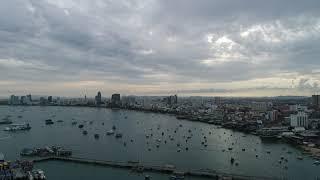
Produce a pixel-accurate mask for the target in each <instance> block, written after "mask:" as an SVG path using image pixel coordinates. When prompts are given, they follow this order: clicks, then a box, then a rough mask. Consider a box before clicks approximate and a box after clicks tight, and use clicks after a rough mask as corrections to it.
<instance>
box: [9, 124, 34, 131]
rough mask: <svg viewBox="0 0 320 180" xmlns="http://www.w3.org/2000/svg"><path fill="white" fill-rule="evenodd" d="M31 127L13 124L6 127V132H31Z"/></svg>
mask: <svg viewBox="0 0 320 180" xmlns="http://www.w3.org/2000/svg"><path fill="white" fill-rule="evenodd" d="M30 129H31V126H30V125H29V124H11V125H10V126H8V127H6V128H5V129H4V131H25V130H30Z"/></svg>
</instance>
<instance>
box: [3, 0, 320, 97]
mask: <svg viewBox="0 0 320 180" xmlns="http://www.w3.org/2000/svg"><path fill="white" fill-rule="evenodd" d="M319 83H320V1H319V0H303V1H302V0H267V1H266V0H197V1H195V0H1V2H0V96H9V95H10V94H16V95H23V94H29V93H31V94H37V95H40V94H43V95H55V96H57V95H59V96H84V95H85V94H86V95H87V96H93V95H95V94H96V93H97V91H101V92H102V95H103V96H109V95H110V94H112V93H116V92H117V93H121V94H125V95H131V94H134V95H167V94H176V93H177V94H178V95H182V96H184V95H186V96H189V95H190V96H278V95H296V96H300V95H305V96H310V95H312V94H314V93H319V92H320V86H319Z"/></svg>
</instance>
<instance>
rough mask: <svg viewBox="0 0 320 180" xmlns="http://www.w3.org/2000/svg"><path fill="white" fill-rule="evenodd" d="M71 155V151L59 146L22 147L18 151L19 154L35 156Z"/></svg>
mask: <svg viewBox="0 0 320 180" xmlns="http://www.w3.org/2000/svg"><path fill="white" fill-rule="evenodd" d="M71 155H72V151H70V150H66V149H64V148H62V147H59V146H50V147H49V146H46V147H41V148H32V149H31V148H24V149H22V151H21V152H20V156H27V157H28V156H31V157H33V156H37V157H50V156H60V157H68V156H71Z"/></svg>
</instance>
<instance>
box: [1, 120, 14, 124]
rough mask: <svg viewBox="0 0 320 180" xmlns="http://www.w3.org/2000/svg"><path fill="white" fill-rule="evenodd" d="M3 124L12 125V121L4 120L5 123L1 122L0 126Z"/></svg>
mask: <svg viewBox="0 0 320 180" xmlns="http://www.w3.org/2000/svg"><path fill="white" fill-rule="evenodd" d="M1 124H12V121H10V120H9V119H7V120H3V121H0V125H1Z"/></svg>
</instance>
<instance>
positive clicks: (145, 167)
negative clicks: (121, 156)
mask: <svg viewBox="0 0 320 180" xmlns="http://www.w3.org/2000/svg"><path fill="white" fill-rule="evenodd" d="M29 160H30V159H29ZM31 161H33V163H41V162H48V161H62V162H71V163H79V164H87V165H95V166H104V167H111V168H122V169H130V170H132V171H136V172H155V173H165V174H174V173H179V174H183V175H184V176H189V177H204V178H208V179H217V180H218V179H225V178H227V179H232V180H250V179H252V180H254V179H260V180H278V179H279V180H280V178H275V177H263V176H247V175H238V174H229V173H222V172H218V171H215V170H211V169H198V170H190V169H177V168H176V167H175V166H173V165H163V166H159V165H152V164H142V163H140V162H138V161H127V162H120V161H106V160H95V159H86V158H80V157H59V156H50V157H38V158H34V159H32V160H31Z"/></svg>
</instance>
